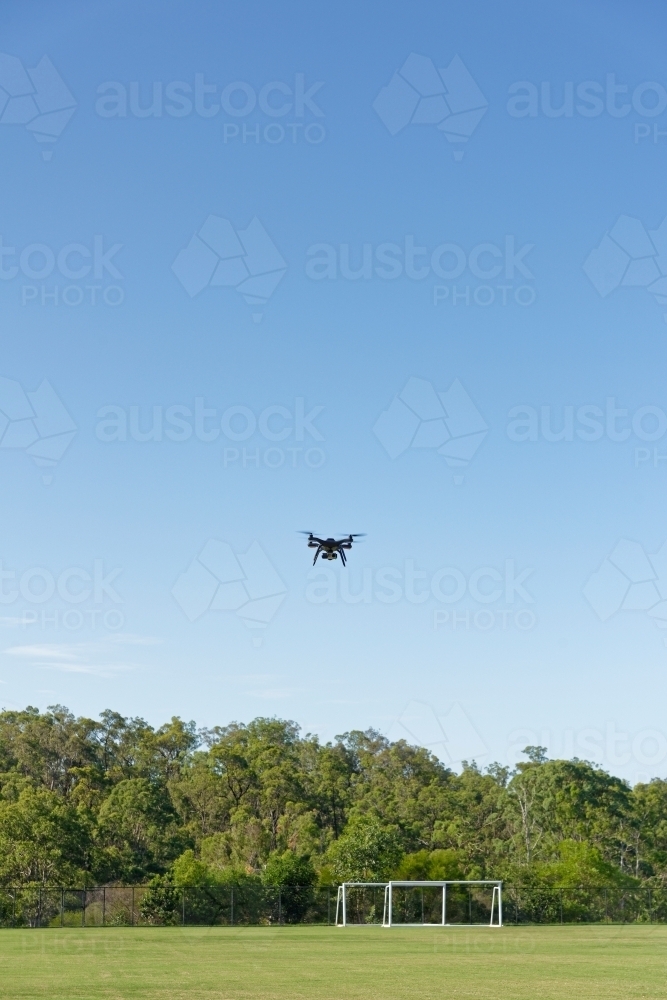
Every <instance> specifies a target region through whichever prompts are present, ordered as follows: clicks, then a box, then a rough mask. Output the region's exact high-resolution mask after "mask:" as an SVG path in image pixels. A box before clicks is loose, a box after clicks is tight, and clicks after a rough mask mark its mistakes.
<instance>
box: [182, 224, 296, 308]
mask: <svg viewBox="0 0 667 1000" xmlns="http://www.w3.org/2000/svg"><path fill="white" fill-rule="evenodd" d="M171 268H172V271H173V272H174V274H175V275H176V277H177V278H178V280H179V281H180V283H181V285H182V286H183V288H184V289H185V291H186V292H187V293H188V295H189V296H190V298H194V297H195V296H196V295H199V293H200V292H202V291H203V290H204V289H205V288H207V287H211V288H233V289H235V290H236V291H237V292H238V293H239V294H240V295H242V296H243V298H244V299H245V301H246V302H247V304H248V305H250V306H264V305H265V304H266V302H267V300H268V299H269V298H270V296H271V295H273V293H274V292H275V290H276V288H277V287H278V285H279V283H280V281H281V279H282V278H283V276H284V274H285V271H286V270H287V262H286V261H285V260H284V259H283V257H282V256H281V254H280V252H279V250H278V248H277V247H276V245H275V243H274V242H273V240H272V239H271V237H270V236H269V234H268V233H267V231H266V229H265V228H264V226H263V225H262V223H261V222H260V221H259V219H258V218H257V217H256V216H255V217H254V218H253V219H252V220H251V221H250V223H249V225H248V226H247V227H246V228H245V229H239V230H234V228H233V226H232V224H231V222H229V220H228V219H223V218H221V217H220V216H217V215H209V216H208V218H207V219H206V221H205V222H204V225H203V226H202V227H201V229H199V230H198V232H196V233H195V235H194V236H193V237H192V239H191V240H190V242H189V243H188V245H187V247H185V248H184V249H183V250H181V251H180V253H179V254H178V255H177V256H176V259H175V260H174V263H173V264H172V265H171ZM261 318H262V314H261V313H254V314H253V319H254V320H255V322H259V321H260V320H261Z"/></svg>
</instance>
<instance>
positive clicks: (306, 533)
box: [297, 531, 315, 535]
mask: <svg viewBox="0 0 667 1000" xmlns="http://www.w3.org/2000/svg"><path fill="white" fill-rule="evenodd" d="M314 534H315V532H314V531H297V535H314Z"/></svg>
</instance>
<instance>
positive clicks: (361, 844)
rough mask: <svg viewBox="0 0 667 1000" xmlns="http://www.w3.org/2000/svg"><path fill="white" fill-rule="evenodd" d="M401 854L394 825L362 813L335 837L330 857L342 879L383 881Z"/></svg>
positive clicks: (389, 874) (335, 873) (334, 871)
mask: <svg viewBox="0 0 667 1000" xmlns="http://www.w3.org/2000/svg"><path fill="white" fill-rule="evenodd" d="M402 854H403V850H402V847H401V839H400V836H399V834H398V831H397V830H396V829H395V828H391V827H387V826H383V824H382V823H380V821H379V820H377V819H374V818H372V817H370V816H362V817H358V818H354V819H352V820H351V821H350V823H349V824H348V827H347V828H346V830H345V832H344V833H343V835H342V837H340V838H339V839H338V840H336V841H334V843H333V844H332V845H331V847H330V848H329V852H328V859H329V864H330V866H331V870H332V872H333V874H334V876H335V877H336V878H337V879H338V881H339V882H382V881H386V880H387V879H389V878H391V876H392V873H393V872H394V871H395V869H396V867H397V865H398V863H399V862H400V860H401V855H402Z"/></svg>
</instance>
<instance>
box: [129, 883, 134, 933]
mask: <svg viewBox="0 0 667 1000" xmlns="http://www.w3.org/2000/svg"><path fill="white" fill-rule="evenodd" d="M130 920H131V922H132V923H131V926H132V927H134V886H132V912H131V914H130Z"/></svg>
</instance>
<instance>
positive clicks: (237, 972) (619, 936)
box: [0, 924, 667, 1000]
mask: <svg viewBox="0 0 667 1000" xmlns="http://www.w3.org/2000/svg"><path fill="white" fill-rule="evenodd" d="M0 996H2V997H3V998H4V997H7V998H11V1000H24V998H31V1000H32V998H34V997H39V998H45V1000H46V998H48V1000H78V998H85V1000H98V998H99V1000H102V998H104V1000H134V998H139V997H141V998H142V1000H158V998H159V1000H181V998H186V997H187V998H188V1000H204V998H206V1000H213V998H216V1000H217V998H229V1000H246V998H248V1000H274V998H280V1000H301V998H304V1000H305V998H307V1000H352V998H354V1000H404V998H405V1000H407V998H410V1000H431V998H433V1000H435V998H438V1000H444V998H446V1000H450V998H454V1000H458V998H475V1000H501V998H502V1000H524V998H526V1000H528V998H530V1000H552V998H553V1000H607V998H614V1000H616V998H618V1000H635V998H638V997H646V998H650V1000H657V998H660V997H665V998H667V926H661V925H655V924H654V925H652V926H647V925H630V926H589V927H586V926H583V927H582V926H578V927H573V926H564V927H503V928H501V929H490V928H444V929H440V928H436V929H433V928H429V929H423V930H422V929H421V928H414V929H413V928H404V929H400V928H394V929H392V930H382V928H378V927H350V928H346V929H342V928H340V929H336V928H326V927H283V928H266V927H246V928H219V927H216V928H196V927H186V928H135V929H132V928H106V929H96V928H90V929H87V930H74V929H65V930H4V931H0Z"/></svg>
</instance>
